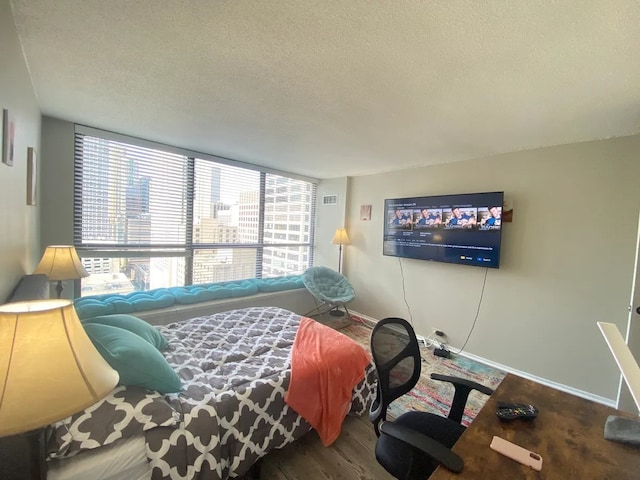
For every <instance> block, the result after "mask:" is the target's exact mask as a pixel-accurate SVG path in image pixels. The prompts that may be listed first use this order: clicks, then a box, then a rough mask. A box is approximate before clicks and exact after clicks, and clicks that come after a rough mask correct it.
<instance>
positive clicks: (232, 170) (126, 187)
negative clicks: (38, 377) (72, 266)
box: [74, 127, 316, 295]
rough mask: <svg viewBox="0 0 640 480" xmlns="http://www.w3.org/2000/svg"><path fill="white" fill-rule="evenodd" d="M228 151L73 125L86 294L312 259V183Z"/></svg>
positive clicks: (304, 264) (292, 269)
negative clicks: (231, 157)
mask: <svg viewBox="0 0 640 480" xmlns="http://www.w3.org/2000/svg"><path fill="white" fill-rule="evenodd" d="M200 157H202V158H200ZM217 160H220V161H217ZM224 160H225V159H219V158H218V157H211V156H206V155H194V154H193V152H189V151H185V152H184V153H182V152H181V150H180V149H178V148H175V147H167V146H164V145H160V144H158V145H156V144H153V143H152V142H148V141H140V140H138V139H128V138H127V137H124V136H122V135H118V134H112V133H110V132H104V135H100V131H96V130H94V129H87V127H77V128H76V136H75V164H74V165H75V168H74V243H75V245H76V247H77V249H78V251H79V253H80V255H81V257H82V261H83V264H84V265H85V268H87V270H88V271H89V273H91V276H90V277H89V278H88V279H85V280H83V283H82V294H83V295H88V294H97V293H104V290H108V291H113V290H117V291H121V292H123V290H128V291H133V290H146V289H151V288H158V287H170V286H175V285H185V284H191V283H209V282H219V281H225V280H237V279H242V278H250V277H256V276H257V277H262V276H271V277H272V276H280V275H289V274H296V273H302V272H303V271H304V270H305V269H306V268H308V267H309V266H311V265H312V264H313V251H312V250H313V249H312V245H313V232H314V230H313V227H314V221H315V196H316V185H315V183H313V182H311V181H308V180H305V179H301V178H294V177H289V176H287V175H282V174H279V173H274V172H273V171H272V170H268V169H265V170H261V169H260V168H259V167H257V166H253V165H251V166H248V165H246V164H242V163H240V162H235V161H228V162H225V161H224ZM123 293H124V292H123Z"/></svg>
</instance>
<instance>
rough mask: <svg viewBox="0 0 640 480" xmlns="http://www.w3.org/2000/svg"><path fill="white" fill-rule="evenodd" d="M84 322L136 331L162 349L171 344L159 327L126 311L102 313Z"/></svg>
mask: <svg viewBox="0 0 640 480" xmlns="http://www.w3.org/2000/svg"><path fill="white" fill-rule="evenodd" d="M82 323H83V324H87V323H99V324H102V325H111V326H113V327H119V328H124V329H125V330H128V331H130V332H132V333H135V334H136V335H138V336H139V337H142V338H144V339H145V340H146V341H147V342H149V343H150V344H151V345H153V346H154V347H156V348H157V349H158V350H160V351H162V350H164V349H165V348H167V346H168V345H169V342H167V339H166V338H164V337H163V336H162V334H161V333H160V332H159V331H158V329H156V328H154V327H153V326H152V325H149V324H148V323H147V322H145V321H144V320H142V319H140V318H138V317H134V316H133V315H127V314H124V313H116V314H113V315H100V316H97V317H91V318H87V319H86V320H83V321H82Z"/></svg>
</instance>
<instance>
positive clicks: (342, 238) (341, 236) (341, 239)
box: [329, 228, 351, 317]
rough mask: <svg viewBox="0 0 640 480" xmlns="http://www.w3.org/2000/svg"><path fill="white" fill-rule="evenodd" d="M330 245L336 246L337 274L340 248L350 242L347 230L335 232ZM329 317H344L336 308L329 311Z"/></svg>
mask: <svg viewBox="0 0 640 480" xmlns="http://www.w3.org/2000/svg"><path fill="white" fill-rule="evenodd" d="M331 243H332V244H333V245H338V273H341V271H342V246H343V245H349V244H350V243H351V240H349V235H347V230H346V229H344V228H339V229H337V230H336V233H335V235H334V236H333V238H332V239H331ZM329 315H332V316H334V317H342V316H344V312H343V311H342V310H340V309H339V308H338V307H337V306H336V307H335V308H334V309H332V310H330V311H329Z"/></svg>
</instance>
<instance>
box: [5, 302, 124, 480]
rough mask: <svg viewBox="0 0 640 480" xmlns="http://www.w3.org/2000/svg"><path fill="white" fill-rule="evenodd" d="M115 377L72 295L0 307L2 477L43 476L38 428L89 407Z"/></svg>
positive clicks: (42, 449)
mask: <svg viewBox="0 0 640 480" xmlns="http://www.w3.org/2000/svg"><path fill="white" fill-rule="evenodd" d="M117 383H118V373H117V372H116V371H115V370H113V369H112V368H111V367H110V366H109V364H108V363H107V362H106V361H105V360H104V359H103V358H102V356H101V355H100V353H98V351H97V350H96V349H95V347H94V346H93V344H92V343H91V340H90V339H89V337H87V334H86V333H85V331H84V328H83V327H82V324H81V323H80V320H79V319H78V316H77V315H76V311H75V309H74V307H73V304H72V303H71V301H69V300H36V301H31V302H18V303H7V304H5V305H2V306H0V478H2V479H3V480H8V479H34V478H38V479H40V478H42V479H43V478H46V463H45V454H46V449H45V447H46V445H45V433H44V432H45V429H44V428H43V427H46V426H47V425H49V424H51V423H53V422H56V421H58V420H61V419H63V418H66V417H68V416H69V415H71V414H73V413H76V412H79V411H81V410H83V409H84V408H86V407H88V406H90V405H93V404H94V403H95V402H97V401H98V400H100V399H102V398H104V397H105V396H106V395H107V394H108V393H109V392H110V391H111V390H113V388H114V387H115V386H116V384H117Z"/></svg>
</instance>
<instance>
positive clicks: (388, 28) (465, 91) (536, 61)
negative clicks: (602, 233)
mask: <svg viewBox="0 0 640 480" xmlns="http://www.w3.org/2000/svg"><path fill="white" fill-rule="evenodd" d="M11 3H12V7H13V13H14V19H15V23H16V26H17V30H18V34H19V36H20V40H21V42H22V46H23V50H24V54H25V58H26V61H27V64H28V66H29V69H30V71H31V76H32V80H33V86H34V89H35V91H36V95H37V97H38V101H39V103H40V106H41V109H42V111H43V113H44V114H47V115H51V116H54V117H59V118H63V119H66V120H70V121H74V122H78V123H82V124H86V125H90V126H94V127H98V128H104V129H108V130H113V131H116V132H120V133H126V134H129V135H133V136H138V137H142V138H146V139H150V140H156V141H161V142H164V143H168V144H172V145H176V146H180V147H185V148H189V149H192V150H196V151H201V152H206V153H210V154H215V155H220V156H226V157H230V158H233V159H236V160H242V161H248V162H251V163H255V164H260V165H266V166H270V167H273V168H278V169H281V170H286V171H291V172H296V173H299V174H304V175H310V176H313V177H317V178H330V177H337V176H344V175H360V174H368V173H376V172H382V171H388V170H392V169H399V168H406V167H414V166H419V165H428V164H434V163H444V162H452V161H458V160H465V159H472V158H479V157H483V156H487V155H491V154H496V153H504V152H510V151H515V150H522V149H529V148H535V147H541V146H549V145H558V144H565V143H573V142H579V141H586V140H594V139H602V138H609V137H616V136H625V135H631V134H635V133H638V132H640V2H638V0H608V1H603V0H546V1H543V0H538V1H533V0H528V1H525V0H522V1H509V0H486V1H478V0H466V1H462V0H440V1H426V0H422V1H408V0H387V1H383V0H379V1H369V0H366V1H364V0H323V1H311V0H307V1H303V0H301V1H291V0H278V1H276V0H274V1H270V0H267V1H263V0H259V1H244V0H225V1H206V0H201V1H189V0H182V1H178V0H173V1H171V0H163V1H158V0H136V1H130V0H109V1H102V0H85V1H82V0H56V1H50V0H11Z"/></svg>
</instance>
